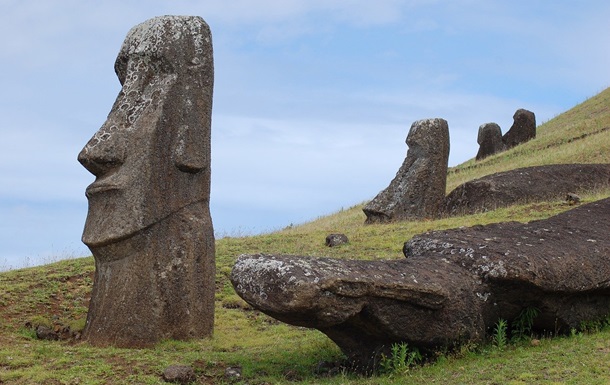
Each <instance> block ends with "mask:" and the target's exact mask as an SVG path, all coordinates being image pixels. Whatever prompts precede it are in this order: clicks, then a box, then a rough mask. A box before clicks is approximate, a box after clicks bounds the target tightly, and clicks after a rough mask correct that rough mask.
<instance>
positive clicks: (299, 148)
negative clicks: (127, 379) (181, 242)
mask: <svg viewBox="0 0 610 385" xmlns="http://www.w3.org/2000/svg"><path fill="white" fill-rule="evenodd" d="M0 6H1V8H2V10H3V12H1V14H0V36H1V38H0V80H1V84H2V91H1V92H0V98H1V103H0V116H2V124H0V269H3V268H9V267H20V266H31V265H37V264H41V263H46V262H49V261H54V260H57V259H61V258H67V257H74V256H84V255H88V254H89V253H88V250H87V249H86V247H85V246H84V245H82V243H81V242H80V236H81V233H82V229H83V225H84V221H85V217H86V211H87V201H86V198H85V195H84V191H85V188H86V186H87V185H88V184H89V183H91V182H92V181H93V176H92V175H90V174H89V173H88V172H87V171H86V170H85V169H84V168H83V167H82V166H81V165H80V164H79V163H78V162H77V161H76V156H77V154H78V152H79V151H80V149H81V148H82V147H83V146H84V144H85V143H86V142H87V140H88V139H89V138H90V137H91V136H92V135H93V134H94V133H95V131H97V129H98V128H99V127H100V126H101V125H102V123H103V122H104V120H105V118H106V116H107V114H108V112H109V111H110V108H111V106H112V103H113V102H114V99H115V98H116V96H117V94H118V92H119V90H120V85H119V82H118V79H117V78H116V75H115V74H114V71H113V64H114V60H115V57H116V54H117V53H118V50H119V48H120V46H121V43H122V42H123V39H124V38H125V35H126V34H127V31H128V30H129V29H130V28H131V27H132V26H134V25H136V24H138V23H140V22H142V21H144V20H146V19H148V18H151V17H154V16H159V15H165V14H176V15H199V16H202V17H203V18H204V19H205V20H206V21H207V22H208V24H209V25H210V27H211V29H212V34H213V42H214V55H215V76H216V78H215V90H214V112H213V122H212V197H211V209H212V217H213V221H214V225H215V229H216V232H217V235H218V236H224V235H241V234H254V233H258V232H262V231H269V230H275V229H279V228H282V227H285V226H287V225H289V224H291V223H294V224H297V223H302V222H305V221H308V220H312V219H315V218H316V217H318V216H321V215H325V214H329V213H331V212H334V211H337V210H339V209H341V208H347V207H350V206H353V205H355V204H358V203H361V202H363V201H365V200H368V199H371V198H372V197H374V196H375V194H377V193H378V192H379V191H380V190H382V189H383V188H385V187H386V186H387V185H388V184H389V182H390V180H391V179H392V178H393V177H394V175H395V173H396V171H397V170H398V168H399V167H400V165H401V163H402V161H403V159H404V157H405V155H406V151H407V147H406V144H405V138H406V136H407V133H408V130H409V128H410V126H411V123H413V122H414V121H415V120H419V119H424V118H434V117H441V118H444V119H446V120H447V121H448V122H449V130H450V137H451V155H450V160H449V163H450V165H456V164H459V163H461V162H463V161H465V160H467V159H470V158H472V157H473V156H474V155H475V154H476V152H477V150H478V145H477V143H476V137H477V132H478V127H479V125H481V124H483V123H486V122H496V123H498V124H499V125H500V126H501V127H502V130H503V132H505V131H506V130H507V129H508V128H509V127H510V125H511V124H512V115H513V113H514V112H515V110H517V109H518V108H526V109H529V110H531V111H533V112H534V113H535V114H536V117H537V121H538V123H541V122H544V121H546V120H549V119H551V118H553V117H554V116H556V115H557V114H559V113H561V112H562V111H565V110H567V109H569V108H571V107H573V106H574V105H576V104H577V103H580V102H582V101H584V100H585V99H586V98H587V97H590V96H593V95H595V94H596V93H598V92H600V91H601V90H603V89H605V88H606V87H608V86H609V85H610V71H608V68H610V50H609V49H608V36H610V33H609V32H610V27H608V20H610V3H608V2H606V1H580V2H575V1H545V0H541V1H531V0H528V1H511V2H507V1H490V0H486V1H484V0H480V1H474V0H473V1H468V0H458V1H425V0H412V1H400V0H376V1H374V2H373V1H370V0H362V1H361V0H337V1H333V0H259V1H247V0H206V1H195V0H193V1H187V0H182V1H180V0H178V1H146V2H141V1H129V0H121V1H115V0H109V1H103V2H93V1H83V0H53V1H48V0H16V1H13V0H0ZM337 230H338V231H340V230H341V229H337Z"/></svg>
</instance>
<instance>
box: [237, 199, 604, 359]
mask: <svg viewBox="0 0 610 385" xmlns="http://www.w3.org/2000/svg"><path fill="white" fill-rule="evenodd" d="M608 213H610V198H608V199H605V200H602V201H599V202H594V203H590V204H587V205H581V206H578V207H577V208H575V209H573V210H571V211H568V212H565V213H562V214H559V215H557V216H555V217H552V218H550V219H547V220H540V221H533V222H530V223H528V224H522V223H517V222H509V223H501V224H492V225H487V226H475V227H472V228H460V229H455V230H447V231H437V232H431V233H426V234H423V235H420V236H416V237H414V238H413V239H412V240H411V241H409V242H406V244H405V246H404V250H405V252H406V254H407V255H408V256H409V258H407V259H404V260H390V261H356V260H338V259H330V258H308V257H300V256H280V255H277V256H272V255H242V256H240V257H239V258H238V260H237V262H236V264H235V266H234V267H233V271H232V273H231V281H232V283H233V286H234V287H235V289H236V291H237V293H238V294H239V295H240V296H241V297H242V298H244V299H245V300H246V301H247V302H248V303H250V304H251V305H252V306H254V307H255V308H257V309H260V310H261V311H263V312H265V313H267V314H269V315H270V316H272V317H275V318H277V319H279V320H281V321H284V322H287V323H290V324H293V325H298V326H305V327H311V328H316V329H318V330H320V331H321V332H323V333H325V334H326V335H327V336H328V337H330V338H331V339H332V340H333V341H334V342H335V343H336V344H337V345H338V346H339V347H340V348H341V350H342V351H343V352H344V353H345V354H346V355H347V357H348V358H349V359H350V360H351V361H352V364H353V365H354V367H356V368H360V369H361V370H370V369H371V368H373V367H375V366H376V365H377V363H378V360H379V358H380V355H381V353H384V354H386V355H387V354H389V351H388V350H389V348H390V346H391V345H392V344H393V343H397V342H407V343H408V344H409V346H413V347H417V348H419V349H421V350H423V351H424V352H425V351H428V350H429V349H436V348H438V347H447V346H449V347H451V346H455V345H459V344H460V343H464V342H469V341H473V342H480V341H481V340H482V339H483V338H484V337H485V336H486V334H488V333H489V332H491V331H492V330H493V327H494V325H495V324H496V323H497V321H498V320H499V319H500V318H502V319H505V320H508V321H509V322H511V321H513V320H515V319H516V318H517V317H518V316H519V314H520V313H521V311H523V310H524V309H527V308H530V307H535V308H537V309H538V310H539V311H540V314H539V315H538V317H536V318H535V320H534V325H533V327H534V330H546V331H551V332H569V330H570V329H571V328H576V329H578V328H579V327H580V326H581V322H582V321H585V320H599V319H602V318H605V317H607V315H608V314H609V313H610V237H608V234H610V215H608Z"/></svg>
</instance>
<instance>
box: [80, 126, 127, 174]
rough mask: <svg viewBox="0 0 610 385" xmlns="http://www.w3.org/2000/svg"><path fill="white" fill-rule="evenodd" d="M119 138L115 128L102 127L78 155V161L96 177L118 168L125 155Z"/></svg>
mask: <svg viewBox="0 0 610 385" xmlns="http://www.w3.org/2000/svg"><path fill="white" fill-rule="evenodd" d="M120 136H121V135H119V132H118V128H117V127H116V126H114V125H112V126H107V125H104V126H102V128H100V129H99V131H98V132H96V133H95V135H93V137H92V138H91V139H90V140H89V142H87V144H86V145H85V147H83V149H82V150H81V152H80V153H79V154H78V161H79V162H80V164H82V165H83V166H84V167H85V168H86V169H87V170H88V171H89V172H90V173H92V174H93V175H95V176H96V177H97V176H101V175H104V174H107V173H108V172H109V171H110V170H112V169H115V168H117V167H119V166H120V165H121V164H123V162H124V155H125V154H124V152H125V151H124V143H123V141H122V140H121V137H120Z"/></svg>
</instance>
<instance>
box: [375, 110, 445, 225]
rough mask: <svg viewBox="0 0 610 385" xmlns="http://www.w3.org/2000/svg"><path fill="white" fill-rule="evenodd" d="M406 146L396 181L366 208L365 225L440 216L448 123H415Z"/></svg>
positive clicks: (443, 191) (429, 120) (433, 120)
mask: <svg viewBox="0 0 610 385" xmlns="http://www.w3.org/2000/svg"><path fill="white" fill-rule="evenodd" d="M407 145H408V146H409V150H408V152H407V157H406V159H405V160H404V162H403V164H402V166H401V167H400V169H399V170H398V172H397V173H396V177H395V178H394V179H393V180H392V182H391V183H390V185H389V186H388V187H387V188H386V189H385V190H383V191H381V192H380V193H379V194H377V196H376V197H375V198H374V199H373V200H372V201H370V202H369V203H367V204H366V205H365V206H364V208H363V211H364V213H365V214H366V223H377V222H391V221H397V220H408V219H421V218H435V217H438V216H439V214H440V212H441V210H442V205H443V199H444V198H445V189H446V184H447V162H448V160H449V126H448V125H447V121H445V120H444V119H438V118H437V119H425V120H419V121H416V122H415V123H413V125H411V129H410V131H409V135H408V136H407Z"/></svg>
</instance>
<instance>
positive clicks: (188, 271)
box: [78, 16, 215, 347]
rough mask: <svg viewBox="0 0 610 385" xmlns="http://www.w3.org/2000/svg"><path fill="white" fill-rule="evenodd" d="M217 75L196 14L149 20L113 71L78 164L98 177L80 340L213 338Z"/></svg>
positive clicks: (92, 192) (126, 342) (87, 235)
mask: <svg viewBox="0 0 610 385" xmlns="http://www.w3.org/2000/svg"><path fill="white" fill-rule="evenodd" d="M213 68H214V67H213V55H212V41H211V33H210V29H209V27H208V25H207V24H206V23H205V21H204V20H203V19H202V18H200V17H186V16H163V17H156V18H153V19H150V20H148V21H146V22H144V23H142V24H139V25H137V26H135V27H134V28H132V29H131V30H130V31H129V33H128V34H127V37H126V39H125V41H124V43H123V46H122V47H121V50H120V52H119V54H118V57H117V59H116V63H115V71H116V73H117V76H118V78H119V80H120V82H121V84H122V86H123V87H122V89H121V91H120V93H119V95H118V96H117V99H116V101H115V103H114V105H113V106H112V110H111V111H110V114H109V115H108V119H107V120H106V122H105V123H104V124H103V125H102V127H101V128H100V129H99V131H98V132H97V133H96V134H95V135H94V136H93V138H91V140H89V142H88V143H87V144H86V145H85V147H84V148H83V150H82V151H81V153H80V154H79V155H78V160H79V162H80V163H81V164H82V165H83V166H84V167H85V168H86V169H87V170H89V171H90V172H91V173H92V174H94V175H95V177H96V179H95V182H93V183H92V184H91V185H90V186H89V187H87V190H86V195H87V198H88V200H89V212H88V214H87V220H86V223H85V229H84V232H83V237H82V239H83V242H84V243H85V244H86V245H87V246H88V247H89V249H90V250H91V252H92V253H93V256H94V258H95V266H96V269H95V279H94V284H93V293H92V297H91V303H90V305H89V313H88V315H87V323H86V326H85V330H84V334H83V337H84V338H85V339H87V340H88V341H89V342H90V343H92V344H94V345H98V346H104V345H115V346H122V347H143V346H150V345H152V344H154V343H156V342H158V341H160V340H163V339H188V338H199V337H206V336H210V335H211V334H212V331H213V323H214V288H215V284H214V282H215V262H214V258H215V251H214V231H213V227H212V220H211V217H210V211H209V199H210V129H211V128H210V124H211V113H212V91H213V80H214V69H213Z"/></svg>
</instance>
